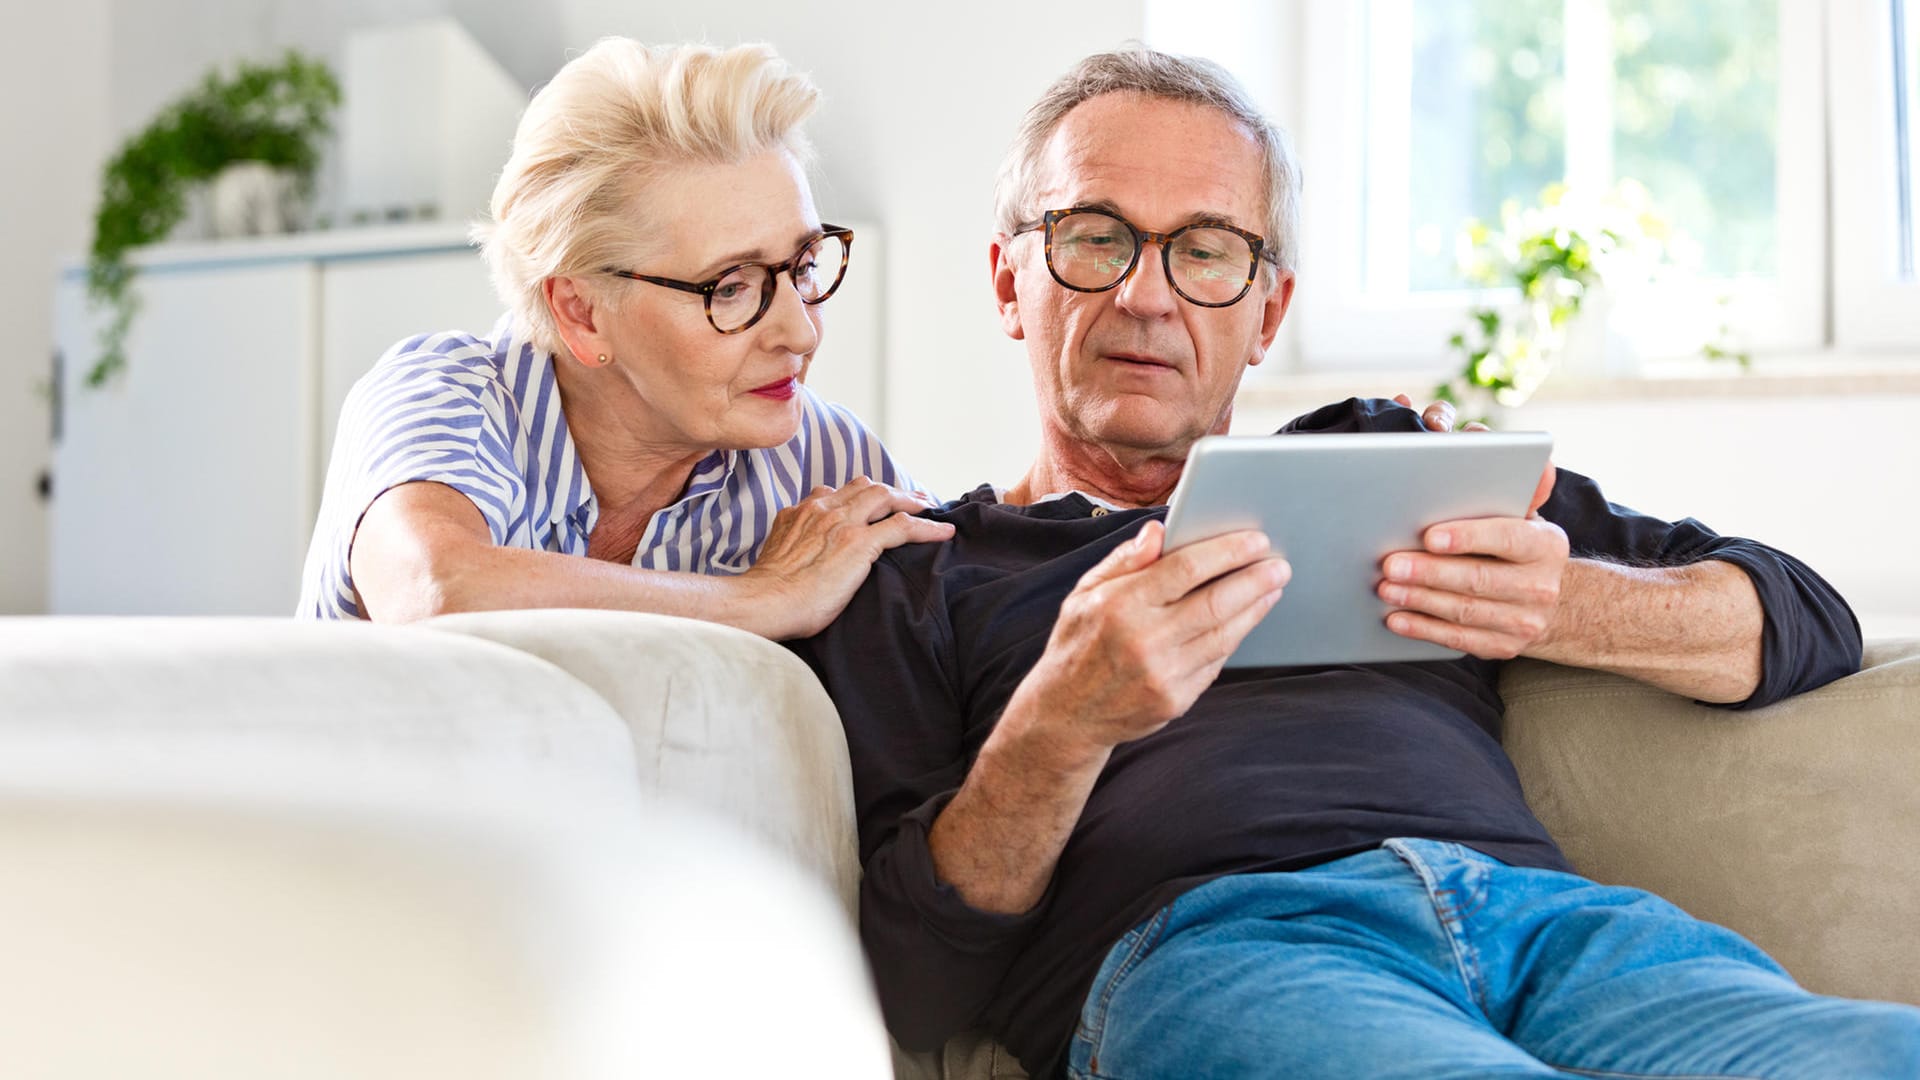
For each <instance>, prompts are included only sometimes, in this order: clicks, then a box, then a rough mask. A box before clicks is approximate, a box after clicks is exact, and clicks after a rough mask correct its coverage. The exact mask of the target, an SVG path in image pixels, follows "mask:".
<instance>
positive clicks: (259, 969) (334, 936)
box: [0, 611, 1920, 1078]
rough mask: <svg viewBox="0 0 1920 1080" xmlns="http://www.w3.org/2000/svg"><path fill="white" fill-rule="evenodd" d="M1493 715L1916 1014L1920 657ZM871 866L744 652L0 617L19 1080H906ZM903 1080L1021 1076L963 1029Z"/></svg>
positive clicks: (1585, 811)
mask: <svg viewBox="0 0 1920 1080" xmlns="http://www.w3.org/2000/svg"><path fill="white" fill-rule="evenodd" d="M1502 692H1503V695H1504V696H1505V698H1506V700H1507V705H1508V711H1507V731H1506V745H1507V749H1508V752H1509V753H1510V754H1511V755H1512V756H1513V757H1514V760H1515V762H1516V764H1517V765H1518V767H1519V769H1520V773H1521V777H1522V779H1523V781H1524V782H1525V784H1526V786H1527V791H1528V796H1529V799H1530V800H1531V801H1532V803H1533V805H1534V808H1535V810H1536V811H1537V812H1538V813H1539V814H1540V816H1541V819H1542V820H1543V821H1544V822H1545V823H1546V825H1547V826H1548V828H1549V829H1550V830H1551V831H1552V832H1553V834H1554V835H1555V837H1556V838H1558V839H1559V840H1560V842H1561V844H1562V846H1563V847H1564V848H1565V849H1566V851H1567V853H1568V855H1569V857H1570V858H1571V859H1572V860H1573V861H1574V863H1575V864H1576V865H1577V866H1579V867H1580V868H1581V869H1582V870H1584V871H1585V872H1587V873H1589V874H1591V875H1593V876H1595V877H1598V878H1600V879H1603V880H1610V881H1621V882H1627V883H1631V884H1638V885H1643V886H1647V887H1651V888H1654V889H1656V890H1658V891H1660V892H1662V893H1663V894H1665V895H1667V896H1669V897H1670V898H1672V899H1674V900H1676V901H1677V902H1679V903H1680V904H1682V905H1683V906H1685V907H1688V908H1689V909H1691V910H1693V911H1695V912H1696V913H1698V914H1701V915H1703V916H1706V917H1710V918H1714V919H1717V920H1719V921H1722V922H1725V923H1727V924H1729V925H1731V926H1733V927H1735V928H1736V929H1739V930H1741V931H1742V932H1743V933H1746V934H1747V935H1748V936H1749V937H1751V938H1753V939H1754V940H1755V941H1757V942H1759V943H1760V944H1761V945H1762V946H1764V947H1766V948H1767V949H1769V950H1770V951H1771V952H1773V953H1774V955H1776V956H1777V957H1778V958H1779V959H1780V960H1781V961H1782V962H1783V963H1784V964H1785V965H1786V966H1787V967H1788V969H1789V970H1791V971H1793V972H1794V973H1795V975H1796V976H1797V977H1798V978H1800V980H1801V981H1802V982H1803V983H1806V984H1807V985H1809V986H1811V987H1813V988H1815V989H1818V990H1822V991H1826V992H1832V993H1840V994H1852V995H1857V996H1871V997H1884V998H1891V999H1895V1000H1902V1001H1909V1002H1914V1003H1920V936H1916V935H1914V934H1913V933H1912V932H1911V930H1912V927H1914V926H1917V925H1920V784H1916V783H1915V782H1914V778H1915V777H1916V776H1920V641H1909V642H1883V643H1877V644H1876V645H1874V646H1872V647H1871V648H1870V650H1869V656H1868V668H1867V670H1865V671H1863V672H1862V673H1861V674H1859V675H1856V676H1853V677H1851V678H1849V679H1845V680H1842V681H1841V682H1838V683H1835V684H1833V685H1832V686H1829V687H1827V688H1825V689H1823V690H1820V691H1817V692H1815V693H1812V694H1808V695H1803V696H1802V697H1800V698H1797V699H1795V700H1793V701H1790V702H1785V703H1782V704H1780V705H1777V706H1774V707H1772V708H1770V709H1766V710H1761V711H1759V712H1755V713H1750V714H1744V715H1743V714H1732V713H1726V712H1722V711H1717V710H1711V709H1706V708H1703V707H1700V706H1696V705H1693V704H1691V703H1689V702H1685V701H1682V700H1680V699H1677V698H1674V697H1672V696H1671V695H1667V694H1663V693H1660V692H1658V691H1655V690H1651V689H1649V688H1647V687H1644V686H1640V685H1638V684H1635V683H1631V682H1628V681H1626V680H1622V679H1616V678H1612V677H1609V676H1603V675H1598V674H1594V673H1588V672H1576V671H1569V670H1565V669H1560V668H1555V667H1552V666H1550V665H1544V664H1535V663H1520V664H1514V665H1510V666H1509V668H1508V671H1507V673H1506V675H1505V678H1504V680H1503V684H1502ZM749 838H750V839H749ZM858 874H859V868H858V865H857V860H856V849H855V838H854V829H853V801H852V791H851V787H850V783H849V780H848V771H847V762H846V747H845V743H844V740H843V738H842V736H841V732H840V728H839V724H838V719H837V717H836V716H835V714H834V712H833V709H832V706H831V703H830V702H828V701H827V699H826V697H825V695H824V694H823V693H822V692H821V690H820V687H819V685H818V684H817V683H816V682H815V681H814V680H813V677H812V675H811V674H810V673H809V672H808V671H807V670H806V668H805V666H804V665H802V664H800V663H799V662H798V661H797V660H795V659H794V658H793V657H791V656H790V655H789V654H787V653H786V652H785V650H783V649H780V648H779V647H777V646H774V645H771V644H768V643H766V642H764V641H761V640H759V639H757V638H754V637H752V636H750V635H747V634H743V633H740V632H737V631H732V630H728V629H726V628H723V627H717V626H712V625H708V624H703V623H693V622H687V621H683V620H676V619H669V618H662V617H656V616H643V615H624V614H613V613H599V612H573V611H538V612H517V613H501V614H491V615H476V616H458V617H452V618H445V619H439V620H434V621H432V622H430V623H427V624H424V625H422V626H419V627H412V628H405V629H393V628H385V627H373V626H365V625H311V624H299V623H293V622H287V621H272V620H220V619H174V620H161V619H96V620H88V619H15V620H0V957H4V958H5V960H4V961H3V962H0V1061H4V1062H6V1063H7V1066H6V1069H5V1072H6V1075H8V1076H9V1077H13V1076H35V1077H40V1076H44V1077H62V1078H64V1077H94V1076H102V1077H105V1076H124V1075H132V1074H135V1073H137V1074H138V1075H142V1076H148V1077H152V1076H195V1077H227V1076H235V1077H238V1076H249V1077H251V1076H259V1075H274V1076H276V1077H281V1076H285V1077H293V1076H308V1075H311V1076H316V1077H317V1076H340V1075H354V1076H366V1077H381V1076H388V1075H392V1076H410V1077H414V1076H459V1077H463V1078H464V1077H490V1076H502V1077H504V1076H562V1077H571V1076H583V1077H587V1076H591V1077H601V1076H608V1077H611V1076H654V1075H700V1076H763V1075H779V1076H812V1075H831V1076H835V1077H864V1076H878V1075H884V1074H885V1073H886V1070H887V1051H886V1045H885V1041H884V1038H883V1036H882V1035H881V1034H880V1031H879V1027H878V1020H877V1011H876V1009H875V1006H874V1003H873V1001H872V996H871V992H870V990H869V988H868V986H867V984H866V981H865V974H864V970H863V969H862V967H861V965H860V962H859V959H858V956H857V949H856V947H855V945H854V944H853V941H854V939H853V937H852V933H851V929H850V925H849V920H850V917H851V912H852V905H853V903H854V899H855V894H856V888H857V882H858ZM836 901H837V902H836ZM22 1063H25V1064H24V1066H23V1064H22ZM135 1064H138V1065H139V1068H138V1069H135V1068H133V1066H134V1065H135ZM894 1064H895V1068H896V1069H897V1070H898V1072H899V1074H900V1075H902V1076H911V1077H921V1076H940V1075H943V1074H944V1075H945V1076H947V1077H968V1078H974V1077H978V1078H986V1077H1017V1076H1022V1075H1024V1074H1023V1073H1022V1072H1020V1070H1019V1068H1018V1065H1017V1063H1015V1062H1013V1061H1012V1060H1011V1058H1010V1057H1009V1056H1008V1055H1006V1054H1005V1052H1004V1051H1002V1050H1000V1049H999V1048H997V1047H995V1046H994V1045H993V1044H992V1043H991V1042H990V1041H988V1040H985V1039H981V1038H967V1037H963V1038H960V1039H956V1040H954V1041H953V1042H952V1043H950V1044H949V1045H948V1046H947V1047H946V1049H945V1050H944V1052H942V1053H940V1054H921V1055H914V1056H907V1055H898V1056H897V1058H896V1060H895V1063H894Z"/></svg>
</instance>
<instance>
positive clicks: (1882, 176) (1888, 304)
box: [1826, 0, 1920, 354]
mask: <svg viewBox="0 0 1920 1080" xmlns="http://www.w3.org/2000/svg"><path fill="white" fill-rule="evenodd" d="M1892 15H1893V4H1892V3H1891V2H1889V0H1834V3H1833V5H1832V7H1831V9H1830V10H1829V11H1828V19H1827V27H1826V34H1827V47H1828V50H1829V52H1830V54H1831V55H1833V56H1844V57H1849V58H1852V59H1851V60H1850V62H1848V63H1845V64H1834V65H1833V66H1832V68H1831V70H1830V72H1829V74H1828V84H1827V92H1828V95H1829V99H1828V100H1829V102H1830V106H1829V110H1828V111H1829V114H1830V117H1831V124H1832V138H1831V154H1832V169H1833V299H1834V312H1833V315H1834V318H1833V339H1834V344H1835V346H1836V347H1838V348H1842V349H1847V350H1852V351H1856V352H1872V351H1881V350H1898V351H1901V352H1905V353H1909V354H1911V353H1913V352H1914V351H1915V349H1916V347H1920V278H1913V279H1908V280H1905V281H1902V280H1900V279H1899V276H1898V267H1899V245H1900V241H1899V235H1898V232H1899V231H1898V229H1897V228H1889V227H1888V223H1889V222H1895V223H1897V222H1898V221H1899V201H1900V191H1899V177H1900V165H1899V161H1898V157H1897V154H1898V152H1899V146H1898V141H1897V137H1896V126H1895V110H1896V108H1897V106H1896V103H1895V100H1894V91H1895V90H1896V86H1895V82H1894V51H1895V50H1896V49H1899V48H1902V47H1904V43H1903V42H1898V41H1895V40H1894V36H1893V29H1894V28H1893V18H1892ZM1917 15H1920V11H1916V9H1915V5H1914V4H1912V3H1911V0H1909V3H1908V5H1907V10H1906V16H1907V18H1908V19H1909V20H1912V19H1914V18H1915V17H1916V16H1917ZM1908 77H1909V78H1910V79H1920V72H1913V71H1909V72H1908ZM1916 120H1920V118H1913V117H1909V119H1908V122H1909V123H1910V124H1913V123H1915V122H1916ZM1917 135H1920V132H1916V131H1913V130H1912V129H1910V130H1909V136H1910V137H1914V136H1917Z"/></svg>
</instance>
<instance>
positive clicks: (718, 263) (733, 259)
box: [695, 225, 821, 280]
mask: <svg viewBox="0 0 1920 1080" xmlns="http://www.w3.org/2000/svg"><path fill="white" fill-rule="evenodd" d="M820 235H821V232H820V227H819V226H817V225H816V226H814V227H813V228H811V229H808V230H806V231H805V232H802V233H801V234H800V238H799V239H798V240H795V241H794V242H793V247H792V248H790V249H789V250H788V252H787V253H788V254H789V255H791V254H792V253H793V252H795V251H799V250H800V249H801V248H803V247H805V246H806V244H807V241H809V240H812V239H814V238H815V237H817V236H820ZM771 261H773V260H771V259H769V258H768V256H767V254H766V250H765V249H764V248H753V249H751V250H749V251H737V252H735V253H733V254H732V255H722V256H720V257H719V258H717V259H714V260H713V261H712V262H709V263H708V264H707V265H706V268H705V269H703V270H702V271H701V272H700V274H699V275H698V277H697V278H695V280H705V279H706V278H710V277H712V276H713V275H715V274H718V273H719V272H720V271H722V270H725V269H727V268H728V267H733V266H739V265H740V264H741V263H766V262H771Z"/></svg>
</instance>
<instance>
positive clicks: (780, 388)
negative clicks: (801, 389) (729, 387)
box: [747, 375, 799, 401]
mask: <svg viewBox="0 0 1920 1080" xmlns="http://www.w3.org/2000/svg"><path fill="white" fill-rule="evenodd" d="M797 385H799V384H798V382H797V381H796V380H795V379H794V378H793V376H791V375H789V376H787V377H786V378H784V379H778V380H776V381H774V382H770V383H768V384H767V385H765V386H756V387H754V388H753V389H751V390H749V391H747V393H749V394H759V395H760V396H761V397H769V398H777V399H779V400H781V401H785V400H786V399H788V398H790V397H792V396H793V388H794V387H795V386H797Z"/></svg>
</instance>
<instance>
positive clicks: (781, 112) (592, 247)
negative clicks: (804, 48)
mask: <svg viewBox="0 0 1920 1080" xmlns="http://www.w3.org/2000/svg"><path fill="white" fill-rule="evenodd" d="M819 97H820V92H819V91H818V90H817V89H815V88H814V85H813V83H812V82H811V81H809V80H808V79H807V77H806V76H805V75H801V74H797V73H794V72H791V71H789V70H788V69H787V65H786V63H785V62H784V61H782V60H781V59H780V58H779V56H777V55H775V54H774V51H773V49H772V48H770V47H769V46H766V45H739V46H735V47H733V48H729V49H718V48H713V47H711V46H707V45H670V46H656V47H652V48H649V47H648V46H645V45H642V44H640V43H639V42H637V41H633V40H631V39H628V38H604V39H602V40H601V41H599V42H597V43H596V44H595V45H594V46H593V48H591V49H588V50H587V51H586V52H584V53H582V54H580V55H579V56H577V57H575V58H574V59H572V60H571V61H568V63H567V64H566V66H564V67H562V68H561V69H560V71H559V72H558V73H557V74H556V75H554V77H553V80H552V81H551V82H549V83H547V85H546V86H544V87H542V88H541V89H540V90H539V92H537V93H536V94H535V95H534V97H533V101H532V102H531V103H529V104H528V105H527V111H526V112H525V113H523V114H522V115H521V117H520V126H519V129H518V130H517V131H516V132H515V133H514V136H513V153H512V155H511V156H510V157H509V158H508V159H507V166H506V169H505V171H503V172H502V173H501V174H500V181H499V183H497V184H495V185H494V189H493V203H492V206H491V208H490V213H489V215H488V218H487V219H485V220H482V221H480V222H478V223H476V224H475V225H474V226H473V230H472V236H473V240H474V242H475V243H477V244H479V245H480V249H481V251H482V252H483V253H484V255H485V256H486V259H487V263H488V265H489V267H490V268H491V269H492V273H493V287H494V290H495V291H496V292H498V293H499V295H500V299H501V301H502V302H504V303H505V304H506V306H507V308H508V310H509V311H511V312H512V313H513V315H514V318H515V320H516V322H517V323H518V324H519V328H520V329H521V330H522V331H524V332H525V333H527V334H529V335H530V336H531V337H532V338H533V340H534V342H535V343H536V344H538V345H539V346H540V347H541V348H544V349H546V350H548V351H549V352H553V353H557V354H560V355H565V354H566V351H567V350H566V345H565V343H564V342H562V341H561V340H560V332H559V329H558V327H557V326H556V325H555V323H554V320H553V313H552V312H551V311H550V310H548V307H547V300H546V296H545V290H544V287H543V286H544V284H545V282H546V279H548V278H550V277H556V276H564V275H572V274H579V275H592V274H596V273H598V272H599V271H600V270H602V269H603V268H605V267H608V266H618V265H622V264H624V263H625V262H626V261H628V260H632V259H635V258H637V257H639V256H640V255H642V253H643V252H644V251H645V245H644V243H643V241H642V240H641V239H640V238H642V237H645V236H646V235H648V233H649V232H650V229H651V226H653V225H654V222H652V221H649V220H648V218H647V209H648V208H647V207H646V205H645V200H644V198H642V199H639V200H636V198H635V196H636V194H637V193H639V192H640V191H641V185H642V184H644V182H645V181H646V180H647V179H649V178H650V177H652V176H656V175H658V174H659V173H660V172H661V171H663V170H666V169H671V168H673V167H674V166H676V165H681V164H689V163H693V164H730V163H734V162H739V161H744V160H746V159H747V158H750V157H753V156H755V155H758V154H761V153H765V152H767V151H770V150H775V149H784V150H786V151H787V152H789V153H791V154H793V155H794V157H795V158H796V159H797V160H799V161H800V162H801V163H803V164H805V163H806V162H808V161H809V160H810V159H811V156H812V150H811V148H810V146H809V145H808V143H807V141H806V136H805V135H804V134H803V133H802V132H801V130H800V125H801V123H802V122H803V121H805V120H806V118H807V117H808V116H809V115H810V114H812V112H813V109H814V105H815V104H816V103H817V101H818V100H819ZM636 209H637V210H638V216H636ZM620 295H621V292H620V291H619V290H618V289H615V288H611V287H609V288H605V289H601V290H599V291H598V292H597V293H596V294H595V298H596V300H598V301H600V302H602V303H603V304H605V305H607V306H609V307H611V308H613V309H615V310H617V305H618V298H619V296H620Z"/></svg>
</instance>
